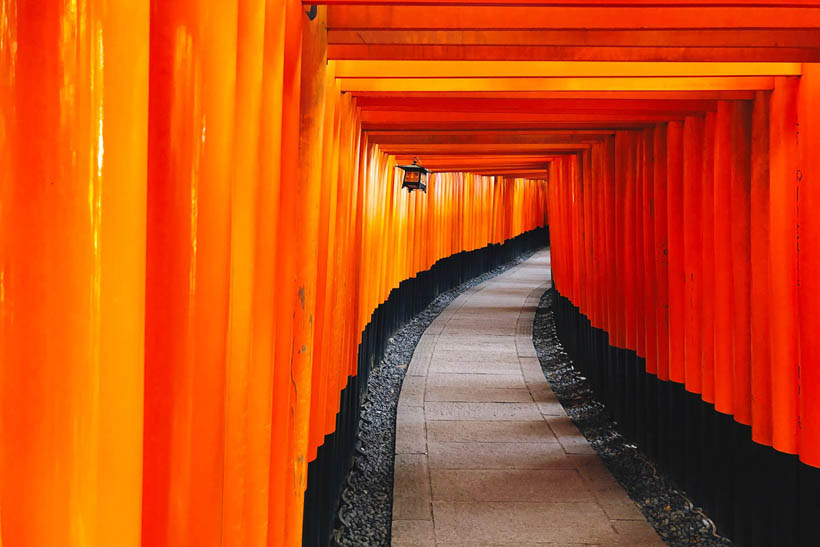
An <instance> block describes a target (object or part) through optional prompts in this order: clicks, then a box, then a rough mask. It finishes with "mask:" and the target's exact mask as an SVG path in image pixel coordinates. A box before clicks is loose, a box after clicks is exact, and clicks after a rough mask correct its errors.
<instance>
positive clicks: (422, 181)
mask: <svg viewBox="0 0 820 547" xmlns="http://www.w3.org/2000/svg"><path fill="white" fill-rule="evenodd" d="M396 167H398V168H399V169H401V170H403V171H404V179H403V180H402V184H401V187H402V188H407V189H408V190H409V191H410V192H412V191H413V190H421V191H423V192H427V175H428V174H429V173H430V171H429V170H428V169H426V168H424V167H422V166H421V165H419V159H418V158H414V159H413V165H397V166H396Z"/></svg>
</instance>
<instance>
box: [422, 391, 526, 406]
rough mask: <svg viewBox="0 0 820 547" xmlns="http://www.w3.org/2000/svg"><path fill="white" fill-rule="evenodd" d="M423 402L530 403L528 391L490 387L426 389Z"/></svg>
mask: <svg viewBox="0 0 820 547" xmlns="http://www.w3.org/2000/svg"><path fill="white" fill-rule="evenodd" d="M424 400H425V401H451V402H490V403H492V402H496V403H528V402H532V397H531V396H530V391H529V390H528V389H526V388H522V389H499V388H491V387H483V388H482V387H428V388H427V391H426V392H425V394H424Z"/></svg>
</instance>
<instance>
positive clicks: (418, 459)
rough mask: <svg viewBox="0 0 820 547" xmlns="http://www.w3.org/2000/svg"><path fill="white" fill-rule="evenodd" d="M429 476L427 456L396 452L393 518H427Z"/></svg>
mask: <svg viewBox="0 0 820 547" xmlns="http://www.w3.org/2000/svg"><path fill="white" fill-rule="evenodd" d="M430 518H431V514H430V478H429V473H428V470H427V456H425V455H423V454H396V463H395V466H394V470H393V520H429V519H430Z"/></svg>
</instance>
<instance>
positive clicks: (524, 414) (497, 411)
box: [424, 402, 541, 421]
mask: <svg viewBox="0 0 820 547" xmlns="http://www.w3.org/2000/svg"><path fill="white" fill-rule="evenodd" d="M424 414H425V416H426V418H427V420H428V421H431V420H539V419H541V414H540V413H539V412H538V408H537V407H536V406H535V405H533V404H531V403H443V402H425V403H424Z"/></svg>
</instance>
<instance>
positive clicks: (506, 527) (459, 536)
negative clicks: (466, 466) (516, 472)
mask: <svg viewBox="0 0 820 547" xmlns="http://www.w3.org/2000/svg"><path fill="white" fill-rule="evenodd" d="M433 514H434V518H435V526H436V540H437V541H439V542H448V541H449V542H462V543H465V542H466V543H471V544H474V543H479V542H485V543H486V542H488V541H489V542H497V543H502V544H503V543H510V544H520V543H523V542H531V543H538V542H553V543H558V542H564V543H568V542H579V541H580V542H581V543H606V542H612V541H617V536H616V534H615V532H614V530H613V529H612V527H611V526H610V525H609V520H608V519H607V518H606V515H605V514H604V513H603V511H602V510H601V508H600V507H598V506H597V505H596V504H594V503H589V502H581V503H521V502H508V503H498V502H495V503H494V502H445V501H437V502H435V503H434V504H433Z"/></svg>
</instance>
